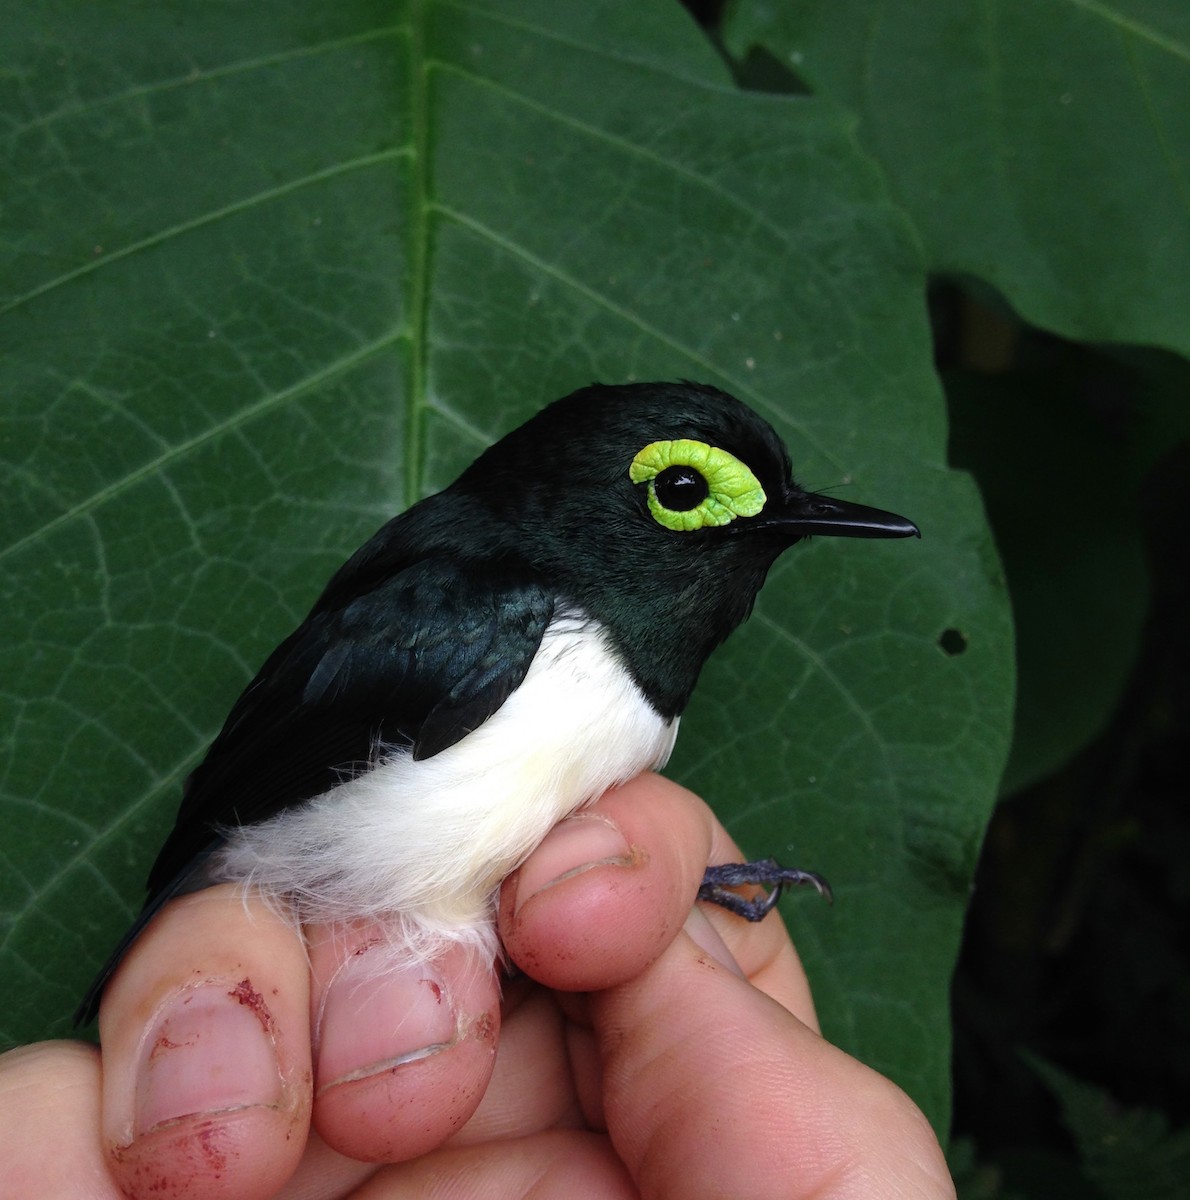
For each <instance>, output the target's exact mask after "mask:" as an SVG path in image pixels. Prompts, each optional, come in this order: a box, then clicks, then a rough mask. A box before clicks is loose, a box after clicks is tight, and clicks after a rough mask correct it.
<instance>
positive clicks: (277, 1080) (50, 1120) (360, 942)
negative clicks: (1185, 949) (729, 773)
mask: <svg viewBox="0 0 1190 1200" xmlns="http://www.w3.org/2000/svg"><path fill="white" fill-rule="evenodd" d="M740 857H741V856H740V852H739V850H738V849H737V848H736V847H735V846H734V845H733V844H732V842H731V841H730V839H729V838H728V837H727V835H726V833H725V832H724V831H723V829H722V827H721V826H720V825H719V823H718V822H717V821H716V820H715V818H714V816H713V814H712V813H711V811H710V809H709V808H707V806H706V805H705V804H703V802H702V801H701V800H699V799H698V798H697V797H695V796H693V795H692V794H691V793H689V792H687V791H685V790H684V789H682V788H679V787H678V786H677V785H675V784H673V783H670V782H668V781H667V780H664V779H662V778H660V777H659V776H655V775H646V776H642V777H641V778H639V779H636V780H634V781H632V782H631V783H629V784H627V785H625V786H624V787H622V788H619V789H616V790H615V791H613V792H610V793H608V794H607V795H606V796H604V797H603V798H602V799H601V800H600V801H599V802H598V803H597V804H596V805H594V806H592V807H591V808H590V809H587V810H585V811H584V812H583V813H582V814H580V815H578V816H576V817H573V818H571V819H569V820H568V821H565V822H563V823H562V824H561V825H560V826H559V827H558V828H557V829H556V830H555V831H554V832H553V833H552V834H551V835H550V837H549V838H547V839H546V841H545V842H543V843H542V845H541V846H540V847H539V848H538V850H537V851H535V852H534V854H533V855H532V856H531V857H530V859H529V860H528V861H527V862H526V863H525V865H524V866H523V867H522V868H521V869H520V870H519V871H518V872H516V873H515V874H514V875H513V876H511V877H510V878H509V879H508V880H507V881H506V882H505V884H504V887H503V888H502V890H501V895H500V908H499V925H500V933H501V938H502V940H503V942H504V945H505V947H506V950H507V952H508V955H509V958H510V960H511V962H512V963H514V964H515V966H516V968H517V971H516V972H514V973H513V975H512V977H511V978H508V977H504V978H503V979H502V978H501V975H500V974H499V973H497V972H496V971H493V970H492V969H491V968H490V967H489V966H488V965H487V964H482V963H477V962H474V961H472V960H470V959H468V958H467V956H466V955H465V954H462V953H454V954H451V955H448V956H446V957H445V958H444V959H442V960H439V961H438V962H435V963H433V964H430V965H428V966H427V967H423V968H419V969H417V970H412V971H405V972H396V973H394V972H391V971H388V972H384V971H376V970H373V969H371V968H372V966H373V960H376V959H377V957H378V956H377V949H378V948H377V946H376V945H375V939H374V938H372V937H371V936H370V931H369V930H368V929H367V928H366V927H352V928H348V929H342V928H340V929H334V930H330V929H310V930H307V931H306V942H307V943H308V952H307V946H306V945H304V944H303V941H302V939H301V938H300V937H299V936H298V934H297V933H296V932H295V931H294V930H293V929H292V928H291V927H290V926H289V925H287V924H286V923H285V922H284V921H283V920H281V919H279V918H278V917H277V916H276V915H274V914H273V913H270V912H269V911H268V910H267V909H265V908H264V907H263V906H261V905H260V904H259V903H258V902H257V901H255V900H254V899H252V898H249V899H248V900H245V899H244V897H243V896H242V895H241V894H240V893H238V892H237V891H236V890H235V889H233V888H231V887H217V888H212V889H209V890H207V891H205V892H201V893H197V894H195V895H193V896H188V897H185V898H183V899H181V900H178V901H176V902H174V903H173V904H171V905H170V906H169V908H168V909H167V910H166V911H165V912H163V913H162V914H161V916H160V917H159V918H158V919H156V920H155V921H154V922H153V924H152V926H151V927H150V928H149V929H148V930H147V931H146V933H145V934H144V936H143V937H142V938H141V939H140V941H139V942H138V943H137V944H136V946H135V947H134V949H133V951H132V952H131V953H130V954H129V955H128V957H127V959H126V960H125V962H124V964H123V965H122V966H121V968H120V970H119V971H118V973H117V974H116V976H115V977H114V978H113V979H112V981H111V983H110V985H109V987H108V989H107V992H106V994H105V996H104V1001H103V1007H102V1011H101V1014H100V1032H101V1040H102V1046H103V1049H102V1052H100V1051H99V1050H98V1049H97V1048H95V1047H92V1046H89V1045H84V1044H81V1043H75V1042H47V1043H41V1044H39V1045H36V1046H28V1047H22V1048H21V1049H18V1050H15V1051H11V1052H10V1053H8V1054H6V1055H4V1056H2V1057H0V1162H3V1163H4V1164H5V1168H4V1172H3V1178H2V1179H0V1196H13V1197H18V1196H19V1197H21V1198H22V1200H50V1198H56V1197H70V1198H71V1200H115V1198H116V1197H119V1196H131V1197H136V1198H138V1200H139V1198H140V1197H146V1198H147V1197H158V1198H161V1197H166V1198H170V1200H180V1198H183V1197H204V1198H210V1200H233V1198H234V1200H258V1198H262V1197H271V1196H281V1197H287V1198H290V1200H316V1198H317V1200H329V1198H337V1197H354V1198H356V1200H383V1198H386V1197H398V1196H400V1197H408V1196H420V1195H427V1196H428V1195H433V1196H449V1197H452V1198H460V1200H461V1198H465V1197H475V1198H476V1200H479V1198H483V1200H503V1198H505V1197H508V1198H512V1197H528V1196H533V1197H535V1198H542V1197H551V1196H554V1195H558V1196H568V1197H569V1196H573V1195H581V1196H583V1197H589V1198H592V1200H613V1198H614V1200H620V1198H624V1200H627V1198H629V1197H650V1198H653V1197H656V1198H658V1200H663V1198H669V1197H673V1198H675V1200H676V1198H677V1197H682V1198H683V1200H690V1198H694V1200H700V1198H702V1197H707V1198H710V1197H731V1196H737V1195H741V1194H747V1195H749V1196H750V1197H755V1198H756V1200H768V1198H770V1197H771V1198H774V1200H776V1198H778V1197H779V1198H781V1200H811V1198H814V1200H828V1198H829V1200H851V1198H855V1200H860V1198H861V1197H862V1198H863V1200H881V1198H884V1197H888V1198H890V1200H891V1198H892V1197H909V1196H912V1197H915V1198H918V1200H934V1198H939V1200H941V1198H943V1197H953V1196H954V1188H953V1185H952V1184H951V1181H950V1177H949V1175H948V1173H947V1170H946V1166H945V1162H944V1159H943V1156H942V1152H941V1150H940V1148H939V1146H938V1143H937V1141H936V1139H935V1137H934V1135H933V1133H932V1131H931V1130H930V1128H929V1126H928V1124H927V1123H926V1121H925V1119H924V1117H923V1116H922V1114H921V1113H920V1111H919V1110H918V1109H917V1108H916V1107H915V1106H914V1105H913V1104H912V1102H911V1101H910V1100H909V1099H908V1097H907V1096H905V1094H904V1093H903V1092H901V1091H900V1090H899V1089H898V1088H896V1087H895V1086H894V1085H893V1084H892V1083H890V1082H889V1081H888V1080H886V1079H884V1078H883V1077H882V1076H880V1075H878V1074H876V1073H875V1072H874V1071H872V1070H870V1069H869V1068H867V1067H865V1066H863V1065H862V1064H861V1063H859V1062H858V1061H856V1060H855V1059H853V1058H851V1057H849V1056H848V1055H846V1054H844V1053H843V1052H842V1051H841V1050H839V1049H837V1048H836V1047H834V1046H832V1045H831V1044H830V1043H829V1042H827V1041H825V1040H824V1039H823V1038H822V1037H821V1035H820V1034H819V1032H818V1025H817V1020H816V1017H815V1014H814V1007H813V1001H812V998H811V995H810V989H809V986H808V984H807V981H806V977H805V974H804V972H803V970H802V967H801V964H800V962H799V960H798V957H797V954H796V952H795V950H794V948H793V945H792V943H791V941H790V940H789V937H788V934H787V933H786V930H785V927H784V925H783V924H782V923H781V921H780V920H779V919H777V918H776V917H773V918H770V919H768V920H765V921H762V922H760V923H758V924H750V923H748V922H745V921H742V920H740V919H739V918H738V917H734V916H732V915H730V914H728V913H726V912H724V911H723V910H721V909H719V908H716V907H715V906H713V905H706V904H697V905H693V907H692V902H693V897H694V895H695V893H696V891H697V888H698V884H699V881H700V880H701V878H702V873H703V870H704V868H705V867H706V865H707V864H708V863H718V862H729V861H738V860H739V859H740ZM369 956H371V957H369Z"/></svg>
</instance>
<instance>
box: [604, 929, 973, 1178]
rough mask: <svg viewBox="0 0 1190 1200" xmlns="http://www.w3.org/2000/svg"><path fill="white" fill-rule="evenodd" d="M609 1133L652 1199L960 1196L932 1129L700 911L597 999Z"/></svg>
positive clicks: (900, 1095)
mask: <svg viewBox="0 0 1190 1200" xmlns="http://www.w3.org/2000/svg"><path fill="white" fill-rule="evenodd" d="M593 1017H594V1021H595V1028H596V1033H597V1036H598V1039H599V1043H600V1047H601V1052H602V1055H603V1064H604V1111H605V1113H606V1117H607V1123H608V1132H609V1133H610V1135H611V1138H612V1141H613V1143H614V1144H615V1147H616V1150H617V1152H618V1153H619V1154H620V1156H621V1157H622V1159H623V1161H624V1163H625V1164H626V1165H627V1167H628V1169H629V1171H630V1172H631V1173H632V1175H633V1177H634V1179H635V1180H636V1183H637V1186H638V1187H639V1188H640V1190H641V1193H642V1195H643V1196H645V1197H650V1198H653V1197H656V1198H658V1200H667V1198H669V1197H673V1198H674V1200H677V1198H678V1197H682V1198H683V1200H689V1198H691V1197H694V1198H697V1197H704V1196H705V1197H708V1198H709V1197H713V1196H716V1197H717V1196H726V1195H740V1194H742V1193H744V1192H746V1193H747V1194H748V1195H750V1196H753V1197H756V1198H757V1200H767V1198H769V1197H772V1198H773V1200H776V1198H777V1197H780V1198H781V1200H798V1198H804V1200H809V1198H810V1197H814V1198H815V1200H826V1198H828V1197H829V1198H830V1200H851V1198H855V1200H860V1198H861V1197H862V1198H863V1200H879V1198H880V1197H886V1196H887V1197H890V1198H891V1197H902V1196H915V1197H920V1198H922V1200H935V1198H937V1200H943V1198H951V1200H953V1197H954V1188H953V1185H952V1184H951V1182H950V1177H949V1174H948V1173H947V1170H946V1165H945V1161H944V1159H943V1157H942V1152H941V1149H940V1148H939V1146H938V1143H937V1140H936V1139H935V1137H934V1134H933V1131H932V1130H931V1129H930V1127H929V1125H928V1124H927V1122H926V1120H925V1117H924V1116H923V1115H922V1114H921V1112H920V1110H918V1109H917V1108H916V1106H915V1105H914V1104H913V1103H912V1101H910V1099H909V1098H908V1097H907V1096H906V1095H905V1094H904V1093H903V1092H902V1091H901V1090H900V1089H899V1088H897V1087H896V1086H894V1085H893V1084H892V1083H891V1082H889V1081H888V1080H887V1079H884V1078H883V1077H882V1076H880V1075H878V1074H877V1073H876V1072H874V1071H872V1070H870V1069H869V1068H868V1067H865V1066H864V1065H863V1064H861V1063H860V1062H858V1061H857V1060H855V1059H853V1058H851V1057H850V1056H849V1055H847V1054H844V1053H843V1052H842V1051H841V1050H839V1049H837V1048H836V1047H834V1046H832V1045H831V1044H830V1043H829V1042H827V1041H825V1040H824V1039H823V1038H822V1037H821V1036H819V1035H818V1034H817V1033H816V1032H815V1031H814V1030H812V1029H811V1028H810V1027H809V1026H807V1025H805V1024H803V1023H802V1022H801V1021H799V1020H798V1019H797V1018H796V1017H795V1016H793V1014H792V1013H790V1012H789V1011H787V1010H786V1009H785V1008H783V1007H782V1006H781V1005H780V1004H778V1003H777V1001H775V1000H773V999H772V998H771V997H769V996H768V995H766V994H765V993H764V992H762V991H760V990H759V989H757V988H755V987H753V986H752V984H751V983H749V982H748V980H747V979H746V978H744V977H743V973H742V972H741V971H740V969H739V967H738V966H737V965H736V964H735V962H734V960H733V959H732V958H731V955H730V953H729V952H728V950H727V948H726V947H725V946H724V944H723V942H722V941H721V940H720V939H719V937H718V935H717V934H716V933H715V932H714V930H713V929H712V927H711V925H710V923H709V922H708V921H707V920H706V918H705V917H704V916H703V914H702V912H701V911H700V910H699V909H698V908H695V910H694V911H693V912H692V913H691V914H690V918H689V919H688V921H687V922H686V926H685V929H684V931H683V932H682V933H681V934H680V935H679V936H678V937H677V938H676V939H675V941H674V942H672V943H671V945H670V946H669V947H668V949H667V950H666V951H665V953H664V954H662V956H661V957H660V958H659V959H658V960H657V961H656V962H654V963H653V964H652V966H651V967H649V968H648V969H647V970H646V971H645V972H644V973H643V974H642V975H640V976H639V977H638V978H636V979H634V980H632V981H630V982H628V983H625V984H622V985H620V986H618V987H613V988H610V989H608V990H607V991H604V992H601V993H599V994H598V995H597V996H596V997H595V998H594V1004H593Z"/></svg>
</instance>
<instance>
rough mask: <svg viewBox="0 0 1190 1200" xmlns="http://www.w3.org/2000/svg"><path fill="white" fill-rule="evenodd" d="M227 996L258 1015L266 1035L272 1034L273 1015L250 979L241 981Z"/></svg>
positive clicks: (257, 1017)
mask: <svg viewBox="0 0 1190 1200" xmlns="http://www.w3.org/2000/svg"><path fill="white" fill-rule="evenodd" d="M227 994H228V995H229V996H230V997H231V998H232V999H233V1000H238V1001H239V1002H240V1003H241V1004H242V1005H243V1006H244V1007H245V1008H249V1009H251V1010H252V1011H253V1012H254V1013H255V1014H256V1019H257V1020H258V1021H259V1022H260V1026H261V1028H262V1029H263V1030H264V1031H265V1033H267V1034H270V1035H271V1034H272V1032H273V1014H272V1013H271V1012H270V1011H269V1006H268V1005H267V1004H266V1003H265V1002H264V997H263V996H262V995H261V994H260V993H259V992H258V991H257V990H256V989H255V988H254V987H253V986H252V981H251V980H250V979H241V980H240V982H239V983H237V984H236V985H235V987H233V988H232V989H231V991H230V992H228V993H227Z"/></svg>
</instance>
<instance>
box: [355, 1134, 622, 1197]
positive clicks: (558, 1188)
mask: <svg viewBox="0 0 1190 1200" xmlns="http://www.w3.org/2000/svg"><path fill="white" fill-rule="evenodd" d="M431 1195H432V1196H450V1197H451V1198H452V1200H524V1197H526V1196H533V1197H539V1198H541V1200H545V1197H550V1196H559V1197H561V1196H567V1197H569V1196H581V1197H583V1200H638V1197H639V1193H638V1192H637V1190H636V1188H635V1187H634V1186H633V1183H632V1180H631V1179H630V1177H629V1176H628V1173H627V1172H626V1171H625V1170H624V1166H623V1164H622V1163H621V1162H620V1160H619V1159H618V1158H617V1156H616V1154H615V1152H614V1151H613V1150H612V1148H611V1146H610V1145H608V1141H607V1138H605V1137H603V1136H601V1135H599V1134H593V1133H582V1132H578V1131H574V1130H570V1131H562V1132H555V1133H540V1134H537V1135H535V1136H533V1137H525V1138H518V1139H516V1140H514V1141H510V1142H506V1143H500V1144H496V1145H487V1146H476V1147H472V1148H466V1149H454V1148H449V1149H444V1150H440V1151H438V1152H437V1153H436V1154H431V1155H428V1156H427V1157H425V1158H422V1159H419V1160H417V1161H416V1162H410V1163H403V1164H402V1165H401V1166H398V1167H386V1168H385V1169H384V1170H382V1171H380V1172H378V1173H377V1174H376V1175H375V1176H374V1177H373V1178H372V1179H371V1180H370V1181H369V1182H368V1183H367V1184H365V1185H364V1187H363V1188H361V1189H360V1191H359V1192H358V1193H357V1194H356V1196H355V1197H353V1200H406V1198H407V1197H410V1196H431Z"/></svg>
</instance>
